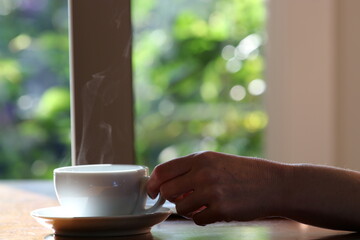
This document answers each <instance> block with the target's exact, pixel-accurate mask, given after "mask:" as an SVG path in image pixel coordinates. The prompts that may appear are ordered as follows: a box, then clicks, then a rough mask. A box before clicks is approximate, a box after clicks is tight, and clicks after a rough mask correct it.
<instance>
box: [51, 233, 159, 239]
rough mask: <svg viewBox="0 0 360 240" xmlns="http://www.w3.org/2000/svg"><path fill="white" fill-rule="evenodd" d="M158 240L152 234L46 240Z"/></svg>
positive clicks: (53, 237)
mask: <svg viewBox="0 0 360 240" xmlns="http://www.w3.org/2000/svg"><path fill="white" fill-rule="evenodd" d="M85 239H86V240H158V238H154V237H153V235H152V234H151V233H147V234H139V235H132V236H122V237H85V238H84V237H67V236H58V235H53V234H51V235H47V236H46V237H45V238H44V240H85Z"/></svg>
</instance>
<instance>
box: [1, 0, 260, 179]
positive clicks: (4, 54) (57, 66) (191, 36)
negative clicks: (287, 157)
mask: <svg viewBox="0 0 360 240" xmlns="http://www.w3.org/2000/svg"><path fill="white" fill-rule="evenodd" d="M67 11H68V10H67V1H65V0H51V1H48V0H0V26H1V27H0V39H1V40H0V178H51V177H52V170H53V168H54V167H57V166H63V165H69V164H70V155H71V154H70V99H69V96H70V93H69V59H68V58H69V57H68V56H69V54H68V49H69V44H68V12H67ZM132 18H133V19H132V21H133V31H134V40H133V41H134V42H133V66H134V91H135V100H136V106H135V112H136V155H137V162H138V163H139V164H145V165H148V166H150V167H151V168H152V167H154V166H155V165H156V164H157V163H159V162H164V161H167V160H169V159H171V158H175V157H178V156H181V155H185V154H189V153H191V152H194V151H200V150H214V151H221V152H227V153H232V154H239V155H251V156H263V136H264V129H265V128H266V125H267V115H266V113H265V112H264V110H263V104H262V96H263V94H264V92H265V91H266V82H265V81H264V77H263V70H264V60H263V44H264V21H265V6H264V2H263V0H217V1H215V0H202V1H190V0H178V1H167V0H157V1H155V0H133V1H132Z"/></svg>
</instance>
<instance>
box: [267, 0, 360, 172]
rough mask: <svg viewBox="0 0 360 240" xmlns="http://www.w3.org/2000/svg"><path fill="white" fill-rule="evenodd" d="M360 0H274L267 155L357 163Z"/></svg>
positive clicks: (270, 5) (283, 159)
mask: <svg viewBox="0 0 360 240" xmlns="http://www.w3.org/2000/svg"><path fill="white" fill-rule="evenodd" d="M359 11H360V1H357V0H342V1H338V0H317V1H313V0H301V1H300V0H292V1H289V0H269V1H268V16H269V17H268V35H269V37H268V38H269V39H268V45H267V70H266V75H267V81H268V86H269V87H268V93H267V99H266V103H267V109H268V113H269V118H270V121H269V126H268V132H267V156H268V158H270V159H274V160H278V161H281V162H289V163H295V162H306V163H319V164H329V165H334V166H341V167H352V168H357V169H360V164H359V163H357V162H359V161H358V160H357V159H356V158H357V156H359V155H360V154H359V153H360V152H359V149H360V148H359V147H357V145H358V143H359V142H360V131H359V126H358V123H359V122H360V121H359V114H360V110H358V109H360V107H357V103H358V102H360V94H358V93H357V92H359V90H360V88H359V81H357V79H358V78H359V76H360V72H359V67H356V65H357V64H356V60H357V58H358V56H359V46H358V45H357V44H356V43H359V42H360V41H359V35H360V28H356V27H355V26H356V25H355V22H357V23H359V22H360V21H359V20H360V19H359V14H358V12H359Z"/></svg>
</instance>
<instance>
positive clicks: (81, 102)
mask: <svg viewBox="0 0 360 240" xmlns="http://www.w3.org/2000/svg"><path fill="white" fill-rule="evenodd" d="M69 6H70V42H71V54H70V56H71V60H70V64H71V96H72V106H71V108H72V162H73V164H95V163H134V130H133V122H134V121H133V92H132V71H131V18H130V0H69Z"/></svg>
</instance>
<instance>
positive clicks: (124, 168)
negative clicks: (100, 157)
mask: <svg viewBox="0 0 360 240" xmlns="http://www.w3.org/2000/svg"><path fill="white" fill-rule="evenodd" d="M96 168H98V169H96ZM147 169H148V168H147V167H146V166H142V165H132V164H85V165H73V166H66V167H59V168H55V169H54V173H76V174H82V173H86V174H89V173H92V174H99V173H101V174H106V173H116V172H137V171H140V170H145V171H146V170H147Z"/></svg>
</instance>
